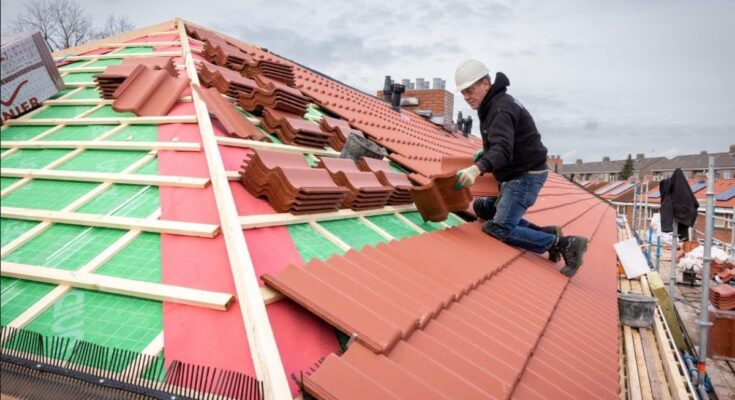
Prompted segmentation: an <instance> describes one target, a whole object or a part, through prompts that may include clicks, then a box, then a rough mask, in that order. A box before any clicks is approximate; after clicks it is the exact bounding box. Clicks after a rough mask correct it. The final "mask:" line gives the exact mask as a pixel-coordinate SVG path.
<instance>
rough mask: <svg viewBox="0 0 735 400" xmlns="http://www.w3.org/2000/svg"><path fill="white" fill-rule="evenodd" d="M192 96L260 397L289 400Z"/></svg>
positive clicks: (213, 142) (214, 152) (202, 109)
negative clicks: (259, 384) (262, 388)
mask: <svg viewBox="0 0 735 400" xmlns="http://www.w3.org/2000/svg"><path fill="white" fill-rule="evenodd" d="M177 27H178V30H179V38H180V41H181V44H182V48H183V50H184V60H185V62H186V73H187V75H188V76H189V79H191V82H192V84H199V76H198V75H197V72H196V67H195V65H194V57H193V56H192V53H191V48H190V47H189V40H188V37H187V35H186V30H185V27H184V23H183V21H182V20H177ZM192 98H193V102H194V108H195V110H196V115H197V116H198V117H199V131H200V133H201V137H202V145H203V147H204V154H205V156H206V159H207V167H208V168H209V173H210V176H211V178H212V189H213V191H214V198H215V203H216V205H217V212H218V214H219V218H220V221H221V224H222V234H223V235H224V239H225V247H226V249H227V256H228V258H229V261H230V268H231V271H232V278H233V280H234V282H235V290H236V295H237V299H238V302H239V303H240V307H239V309H240V312H241V315H242V320H243V325H244V327H245V333H246V334H247V338H248V344H249V347H250V354H251V357H252V361H253V367H254V369H255V373H256V377H257V378H258V379H260V380H261V381H262V382H263V386H264V392H265V393H264V396H265V398H266V399H268V400H274V399H279V400H280V399H286V398H291V390H290V388H289V384H288V378H287V377H286V372H285V370H284V368H283V363H282V362H281V356H280V355H279V352H278V346H276V340H275V337H274V335H273V330H272V328H271V326H270V322H269V320H268V314H267V313H266V310H265V303H264V302H263V296H262V294H261V292H260V287H259V285H258V277H257V275H256V273H255V270H254V268H253V262H252V260H251V258H250V251H249V250H248V246H247V243H246V242H245V235H244V234H243V232H242V227H241V226H240V223H239V220H238V214H237V208H236V207H235V202H234V200H233V198H232V192H231V190H230V184H229V182H228V181H227V175H225V168H224V164H223V162H222V156H221V154H220V152H219V146H218V145H217V139H216V137H215V134H214V129H213V128H212V121H211V120H210V119H209V111H208V110H207V105H206V104H205V103H204V102H203V101H202V100H201V99H200V98H199V95H198V94H197V93H196V91H194V92H193V96H192Z"/></svg>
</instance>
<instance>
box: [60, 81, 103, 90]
mask: <svg viewBox="0 0 735 400" xmlns="http://www.w3.org/2000/svg"><path fill="white" fill-rule="evenodd" d="M64 87H65V88H73V87H76V88H79V89H84V88H88V87H97V84H96V83H94V82H92V81H90V82H64Z"/></svg>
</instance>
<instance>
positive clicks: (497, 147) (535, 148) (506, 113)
mask: <svg viewBox="0 0 735 400" xmlns="http://www.w3.org/2000/svg"><path fill="white" fill-rule="evenodd" d="M508 86H510V80H508V77H507V76H505V74H503V73H502V72H498V73H497V74H496V75H495V81H494V82H493V83H492V86H491V87H490V91H489V92H488V93H487V94H486V95H485V98H484V99H482V103H481V104H480V108H479V110H477V114H478V116H479V117H480V134H481V136H482V148H483V150H484V152H485V154H484V155H483V156H482V158H480V159H479V160H478V161H477V162H476V163H475V165H477V167H478V168H480V171H481V172H483V173H484V172H492V173H493V175H495V178H496V179H497V180H498V181H499V182H506V181H509V180H511V179H513V178H516V177H518V176H521V175H523V174H524V173H526V172H528V171H539V170H546V169H547V166H546V154H547V151H546V147H544V144H543V143H541V135H540V134H539V132H538V130H537V129H536V124H535V123H534V122H533V117H531V114H530V113H529V112H528V110H526V108H525V107H523V105H522V104H521V103H520V102H518V101H517V100H516V99H514V98H513V96H511V95H509V94H508V93H506V89H507V87H508Z"/></svg>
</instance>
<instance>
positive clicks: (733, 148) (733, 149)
mask: <svg viewBox="0 0 735 400" xmlns="http://www.w3.org/2000/svg"><path fill="white" fill-rule="evenodd" d="M730 154H735V144H731V145H730Z"/></svg>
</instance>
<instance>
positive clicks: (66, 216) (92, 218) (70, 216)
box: [0, 207, 219, 238]
mask: <svg viewBox="0 0 735 400" xmlns="http://www.w3.org/2000/svg"><path fill="white" fill-rule="evenodd" d="M0 215H2V216H3V217H4V218H15V219H23V220H29V221H49V222H54V223H61V224H70V225H83V226H96V227H100V228H113V229H125V230H129V229H138V230H141V231H145V232H158V233H169V234H172V235H184V236H199V237H206V238H213V237H215V236H217V234H218V233H219V226H217V225H212V224H201V223H195V222H181V221H166V220H155V221H151V220H146V219H143V218H131V217H120V216H114V215H97V214H84V213H77V212H66V211H50V210H35V209H29V208H16V207H0Z"/></svg>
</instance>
